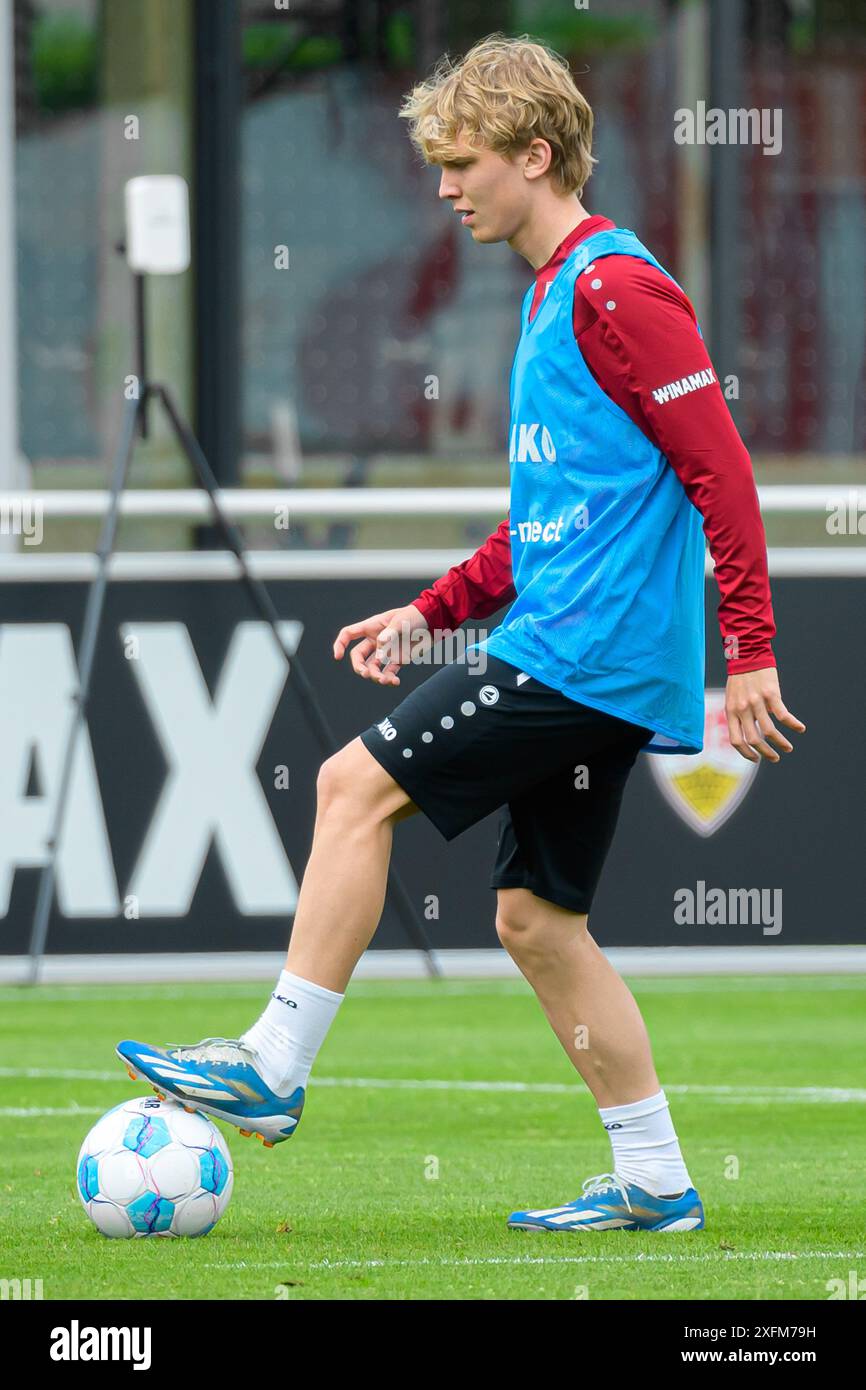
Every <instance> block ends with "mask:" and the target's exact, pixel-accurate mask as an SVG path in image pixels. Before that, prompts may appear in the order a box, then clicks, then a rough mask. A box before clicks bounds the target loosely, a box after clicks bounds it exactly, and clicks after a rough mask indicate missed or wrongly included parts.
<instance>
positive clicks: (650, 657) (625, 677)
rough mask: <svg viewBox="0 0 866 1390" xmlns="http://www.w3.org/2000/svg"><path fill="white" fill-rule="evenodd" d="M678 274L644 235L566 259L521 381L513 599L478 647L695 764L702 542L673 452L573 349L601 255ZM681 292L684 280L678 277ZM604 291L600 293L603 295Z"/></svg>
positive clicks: (519, 370) (610, 237) (514, 384)
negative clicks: (577, 298)
mask: <svg viewBox="0 0 866 1390" xmlns="http://www.w3.org/2000/svg"><path fill="white" fill-rule="evenodd" d="M612 255H628V256H639V257H640V258H641V259H642V260H645V261H649V263H650V265H654V266H656V267H657V268H658V269H659V270H661V271H662V272H663V274H665V275H668V271H666V270H665V269H664V267H663V266H661V265H659V262H658V261H657V260H656V259H655V257H654V256H652V255H651V254H650V252H649V251H647V249H646V247H644V246H643V245H642V244H641V242H640V241H638V239H637V237H636V236H635V235H634V233H633V232H630V231H626V230H625V229H623V228H618V229H616V230H615V231H602V232H597V233H596V234H595V235H594V236H591V237H588V238H587V240H586V241H585V242H582V243H581V245H580V246H578V247H577V248H576V250H575V251H574V252H573V253H572V254H571V256H569V258H568V259H567V260H566V261H565V263H564V264H563V266H562V267H561V269H560V270H559V272H558V273H557V275H556V276H555V278H554V279H553V281H552V282H551V284H550V287H549V289H548V292H547V295H546V297H545V299H544V300H543V302H542V303H541V305H540V306H539V308H538V310H537V312H536V315H535V318H534V319H533V320H532V322H531V323H530V321H529V310H530V306H531V304H532V298H533V292H534V286H530V287H529V289H528V290H527V293H526V296H525V298H524V301H523V309H522V331H521V335H520V340H519V342H518V344H517V350H516V352H515V356H514V365H513V367H512V371H511V421H510V431H509V444H510V449H509V453H510V464H511V509H510V525H511V563H512V572H513V579H514V587H515V589H516V591H517V597H516V599H515V600H514V603H513V604H512V606H511V608H510V610H509V612H508V614H507V616H506V618H505V620H504V621H503V622H502V623H501V624H500V626H499V627H497V628H496V629H495V630H494V631H493V632H492V633H491V634H490V636H489V637H488V638H486V639H485V640H484V641H483V642H480V643H478V644H477V646H478V647H479V648H486V649H487V650H488V651H489V652H490V654H491V655H492V656H498V657H500V658H501V659H502V660H503V661H507V662H509V663H510V664H511V665H513V666H517V667H519V669H520V670H521V671H525V672H527V674H528V675H530V676H534V677H535V678H536V679H537V680H539V681H543V682H544V684H545V685H549V686H552V687H553V688H554V689H556V690H559V691H561V692H562V694H564V695H567V696H569V697H570V698H571V699H573V700H576V701H578V702H579V703H581V704H585V705H591V706H593V707H594V708H596V709H600V710H603V711H605V712H606V713H608V714H613V715H616V716H618V717H619V718H620V719H625V720H628V721H629V723H633V724H641V725H643V726H645V727H646V728H650V729H653V730H654V731H655V735H654V738H653V740H652V742H651V743H650V744H649V745H648V746H647V751H651V752H669V753H697V752H700V749H701V747H702V743H703V726H704V536H703V530H702V525H701V517H700V514H699V513H698V511H697V510H696V509H695V508H694V507H693V506H692V504H691V502H690V501H689V499H688V497H687V496H686V493H685V490H684V488H683V485H682V483H681V482H680V480H679V478H678V477H677V475H676V473H675V472H674V470H673V469H672V468H671V466H670V464H669V463H668V461H667V459H666V458H665V456H664V454H662V452H661V451H660V450H659V449H658V448H657V447H656V445H655V444H653V443H651V441H650V440H649V439H648V438H647V437H646V435H645V434H644V433H643V431H642V430H640V429H638V427H637V425H636V424H635V423H634V422H633V421H632V420H631V419H630V418H629V417H628V415H626V413H625V411H623V410H621V409H620V407H619V406H618V405H616V404H615V403H614V402H613V401H612V400H611V398H610V396H608V395H607V394H606V393H605V392H604V391H603V390H602V389H601V387H600V386H599V385H598V383H597V381H596V380H595V378H594V377H593V375H592V373H591V372H590V370H589V368H588V367H587V365H586V363H585V361H584V359H583V355H582V353H581V351H580V348H579V346H578V344H577V342H576V340H575V337H574V329H573V319H572V305H573V300H574V285H575V280H576V278H577V276H578V275H580V274H584V275H589V276H591V277H592V279H593V280H595V279H598V280H600V281H601V283H602V285H603V284H604V258H605V257H607V256H612ZM669 278H670V279H673V276H669ZM596 288H600V286H596Z"/></svg>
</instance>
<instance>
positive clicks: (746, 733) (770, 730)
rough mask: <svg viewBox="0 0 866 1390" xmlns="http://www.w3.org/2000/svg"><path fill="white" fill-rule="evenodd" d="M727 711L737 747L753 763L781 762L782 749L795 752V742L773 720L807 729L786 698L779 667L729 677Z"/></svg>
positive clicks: (767, 667)
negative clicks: (780, 684) (790, 708)
mask: <svg viewBox="0 0 866 1390" xmlns="http://www.w3.org/2000/svg"><path fill="white" fill-rule="evenodd" d="M725 714H726V715H727V719H728V734H729V736H730V740H731V743H732V745H733V747H734V748H736V750H737V752H738V753H739V754H740V755H741V756H742V757H744V758H746V759H747V760H748V761H749V762H750V763H758V762H760V761H761V758H766V760H767V762H768V763H777V762H779V761H780V759H779V752H778V751H777V750H779V749H781V750H782V752H784V753H793V751H794V745H793V744H792V743H790V742H789V741H788V739H787V738H786V737H785V735H784V734H783V733H781V732H780V730H779V729H777V728H776V726H775V724H774V723H773V719H778V721H779V723H780V724H784V725H785V726H786V728H788V729H794V730H795V731H796V733H798V734H803V733H805V732H806V725H805V724H804V723H803V722H802V721H801V720H799V719H798V718H797V716H796V715H794V714H791V712H790V710H788V709H786V707H785V705H784V703H783V701H782V694H781V691H780V690H779V676H778V673H777V671H776V668H775V666H766V667H764V669H763V670H761V671H742V672H740V673H739V674H738V675H735V676H728V685H727V689H726V691H725ZM771 745H772V746H771ZM759 754H760V757H759V756H758V755H759Z"/></svg>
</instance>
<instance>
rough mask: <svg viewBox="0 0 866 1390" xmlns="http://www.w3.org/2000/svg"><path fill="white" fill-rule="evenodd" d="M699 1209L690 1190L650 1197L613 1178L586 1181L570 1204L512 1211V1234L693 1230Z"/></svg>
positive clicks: (604, 1175) (701, 1215)
mask: <svg viewBox="0 0 866 1390" xmlns="http://www.w3.org/2000/svg"><path fill="white" fill-rule="evenodd" d="M703 1224H704V1209H703V1206H702V1205H701V1199H700V1197H699V1196H698V1194H697V1192H696V1191H695V1189H694V1188H693V1187H690V1188H688V1189H687V1190H686V1191H685V1192H682V1193H680V1195H679V1196H678V1197H654V1196H653V1195H652V1193H651V1192H646V1191H645V1190H644V1188H642V1187H638V1186H637V1185H636V1184H635V1183H626V1182H624V1181H623V1180H622V1178H619V1177H617V1175H616V1173H600V1174H599V1175H598V1177H596V1178H587V1180H586V1182H585V1183H584V1184H583V1194H582V1196H580V1197H578V1199H577V1201H575V1202H566V1203H565V1204H564V1205H563V1206H561V1207H547V1208H545V1209H544V1210H543V1211H513V1212H512V1213H511V1215H510V1216H509V1218H508V1225H509V1226H510V1228H511V1229H512V1230H513V1231H614V1230H620V1231H697V1230H699V1229H700V1228H701V1227H702V1226H703Z"/></svg>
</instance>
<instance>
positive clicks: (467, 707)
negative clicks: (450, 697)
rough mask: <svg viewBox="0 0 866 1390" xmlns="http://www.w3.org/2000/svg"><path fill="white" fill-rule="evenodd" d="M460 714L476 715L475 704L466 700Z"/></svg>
mask: <svg viewBox="0 0 866 1390" xmlns="http://www.w3.org/2000/svg"><path fill="white" fill-rule="evenodd" d="M460 713H461V714H474V713H475V706H474V704H473V703H472V701H471V700H464V701H463V704H462V705H461V706H460Z"/></svg>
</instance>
